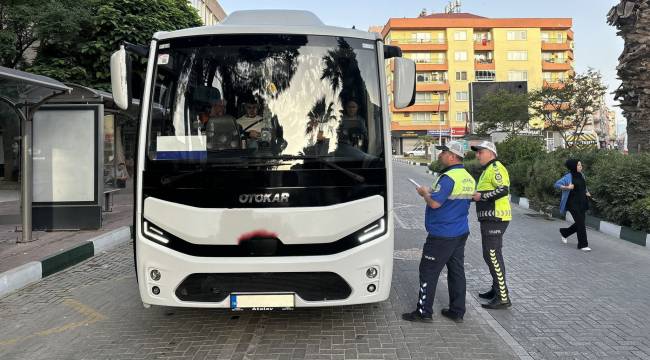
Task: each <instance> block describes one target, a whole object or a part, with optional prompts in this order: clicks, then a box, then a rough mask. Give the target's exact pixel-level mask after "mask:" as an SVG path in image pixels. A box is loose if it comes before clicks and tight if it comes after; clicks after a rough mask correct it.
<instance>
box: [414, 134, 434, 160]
mask: <svg viewBox="0 0 650 360" xmlns="http://www.w3.org/2000/svg"><path fill="white" fill-rule="evenodd" d="M418 140H420V141H421V142H422V145H423V146H424V157H425V158H427V159H429V147H430V146H431V144H433V143H434V142H436V141H437V139H436V138H434V137H433V136H431V135H420V136H418Z"/></svg>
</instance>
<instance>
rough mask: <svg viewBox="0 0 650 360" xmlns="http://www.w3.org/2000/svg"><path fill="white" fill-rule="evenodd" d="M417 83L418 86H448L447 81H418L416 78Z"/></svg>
mask: <svg viewBox="0 0 650 360" xmlns="http://www.w3.org/2000/svg"><path fill="white" fill-rule="evenodd" d="M415 82H417V83H418V84H440V85H445V84H447V80H446V79H445V80H418V79H417V78H416V80H415Z"/></svg>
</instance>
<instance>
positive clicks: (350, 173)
mask: <svg viewBox="0 0 650 360" xmlns="http://www.w3.org/2000/svg"><path fill="white" fill-rule="evenodd" d="M333 157H335V156H333V155H277V156H263V157H257V156H256V157H255V158H256V159H277V160H316V161H318V162H319V163H321V164H325V165H327V166H329V167H331V168H333V169H336V170H338V171H340V172H342V173H344V174H345V175H347V176H349V177H351V178H352V179H354V180H356V181H358V182H360V183H364V182H366V178H365V177H363V176H361V175H359V174H357V173H355V172H353V171H350V170H348V169H346V168H344V167H341V166H339V165H337V164H335V163H333V162H329V161H327V160H326V159H327V158H333Z"/></svg>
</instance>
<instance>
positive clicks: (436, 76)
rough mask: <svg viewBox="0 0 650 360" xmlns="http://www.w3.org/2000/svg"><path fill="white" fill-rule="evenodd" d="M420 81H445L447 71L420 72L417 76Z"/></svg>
mask: <svg viewBox="0 0 650 360" xmlns="http://www.w3.org/2000/svg"><path fill="white" fill-rule="evenodd" d="M415 78H416V80H417V82H419V83H443V82H446V81H447V73H445V72H438V71H434V72H419V73H417V74H416V76H415Z"/></svg>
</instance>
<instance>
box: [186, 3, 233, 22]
mask: <svg viewBox="0 0 650 360" xmlns="http://www.w3.org/2000/svg"><path fill="white" fill-rule="evenodd" d="M187 2H188V3H190V5H192V7H194V8H195V9H196V10H197V11H198V12H199V17H200V18H201V22H202V23H203V25H215V24H216V23H218V22H220V21H221V20H223V19H225V18H226V12H225V11H223V8H222V7H221V5H219V2H218V1H217V0H188V1H187Z"/></svg>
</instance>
